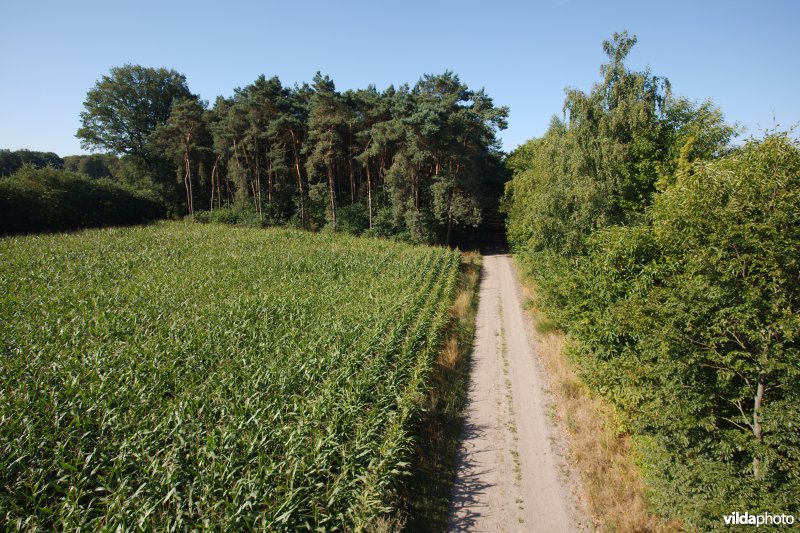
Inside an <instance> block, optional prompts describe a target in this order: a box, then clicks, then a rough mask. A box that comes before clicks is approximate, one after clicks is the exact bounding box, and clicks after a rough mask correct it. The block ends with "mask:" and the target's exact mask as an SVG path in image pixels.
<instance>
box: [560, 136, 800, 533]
mask: <svg viewBox="0 0 800 533" xmlns="http://www.w3.org/2000/svg"><path fill="white" fill-rule="evenodd" d="M798 205H800V148H798V145H797V143H796V142H793V141H790V140H789V139H788V138H787V137H786V136H785V135H772V136H769V137H767V138H766V139H764V140H763V141H750V142H748V143H747V144H746V145H745V146H744V147H742V148H741V149H739V150H738V151H736V152H734V153H733V154H731V155H729V156H727V157H723V158H720V159H718V160H716V161H713V162H707V163H696V164H694V165H688V166H686V167H684V168H682V169H681V170H680V171H679V172H678V173H677V176H676V178H675V180H674V185H672V186H670V187H669V188H668V189H667V190H665V191H664V192H663V193H662V194H660V195H658V196H657V198H656V201H655V204H654V206H653V208H652V209H651V210H650V211H649V221H648V222H647V223H643V224H639V225H636V226H632V227H627V228H623V227H613V228H609V229H606V230H603V231H601V232H599V233H597V234H595V235H594V236H593V237H592V238H591V242H590V248H589V254H588V256H587V258H586V259H585V260H583V261H582V262H580V265H579V268H577V269H574V270H573V271H572V273H571V274H569V275H563V276H562V277H561V279H562V280H564V279H570V280H571V281H570V282H568V283H566V284H565V285H566V287H569V289H570V290H572V294H571V297H566V296H562V298H561V300H560V301H559V302H558V305H560V306H561V308H562V311H561V315H560V316H561V317H562V320H563V322H564V323H566V324H567V326H568V329H569V330H570V331H571V332H572V334H573V335H574V336H575V337H576V338H577V339H578V340H579V341H580V343H579V349H578V352H577V353H576V354H575V355H576V357H577V358H578V360H579V361H580V363H581V365H582V367H583V369H584V373H585V376H586V378H587V380H588V381H589V382H590V383H591V384H592V385H593V386H594V387H595V389H597V390H600V391H601V392H603V393H604V394H605V395H606V397H608V398H610V399H611V400H613V401H614V402H615V403H616V404H617V405H618V406H620V407H621V408H622V409H623V411H624V412H625V413H627V415H628V419H629V420H630V421H631V424H632V429H633V430H634V431H635V432H636V433H639V434H641V435H645V436H647V439H646V440H645V441H643V442H646V443H647V444H646V447H645V449H644V451H643V453H642V454H641V462H642V465H643V466H644V469H645V472H647V474H648V477H649V480H650V482H651V485H652V486H653V488H654V491H653V502H654V503H655V504H656V505H657V506H658V507H659V508H660V509H661V510H662V512H664V513H666V514H668V515H673V516H680V517H682V518H683V519H684V520H687V521H688V522H689V523H690V524H692V525H695V526H697V527H701V528H706V527H710V526H713V525H714V520H717V518H718V517H719V516H721V515H722V514H727V513H730V512H733V511H734V510H748V511H750V512H763V511H770V512H797V511H798V510H800V507H799V506H798V503H799V502H800V254H799V253H798V252H799V251H800V210H798ZM551 297H552V296H551Z"/></svg>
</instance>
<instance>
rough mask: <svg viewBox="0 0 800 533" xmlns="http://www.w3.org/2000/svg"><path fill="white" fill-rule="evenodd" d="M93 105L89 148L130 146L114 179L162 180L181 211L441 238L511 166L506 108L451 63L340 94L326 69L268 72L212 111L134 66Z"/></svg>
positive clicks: (86, 118) (86, 115) (486, 206)
mask: <svg viewBox="0 0 800 533" xmlns="http://www.w3.org/2000/svg"><path fill="white" fill-rule="evenodd" d="M84 105H85V108H86V109H85V111H84V112H83V113H82V115H81V118H82V120H83V127H82V128H81V129H80V130H79V131H78V136H79V137H81V138H82V140H83V144H84V146H86V147H89V148H97V149H103V150H107V151H110V152H112V153H114V154H116V155H118V156H121V160H122V162H123V163H124V164H125V165H126V172H124V173H120V172H117V173H113V172H112V174H113V176H114V178H115V179H120V180H122V181H126V182H128V183H131V184H135V185H136V186H138V187H145V188H147V189H148V190H155V191H157V192H158V193H159V195H160V196H161V197H162V199H163V201H164V202H165V203H166V205H167V206H168V207H169V208H170V211H171V212H172V213H173V214H190V215H191V214H193V213H194V211H196V210H197V211H200V210H210V211H214V210H217V209H222V208H224V207H226V206H227V207H230V208H233V209H235V210H237V211H241V212H247V211H252V212H254V213H255V214H256V215H257V216H258V218H259V219H261V220H266V221H267V223H269V224H290V225H294V226H298V227H305V228H311V229H318V228H321V227H323V226H326V225H329V226H331V227H332V228H335V229H345V230H346V231H348V232H351V233H362V232H364V231H370V232H372V233H377V234H381V235H386V234H393V235H400V236H402V237H404V238H406V239H407V240H411V241H415V242H443V241H449V240H450V238H451V237H452V235H453V233H454V232H457V231H458V230H459V228H461V229H463V228H468V227H475V226H477V225H479V224H480V223H481V222H482V221H483V219H484V216H485V213H486V212H487V211H489V210H491V209H493V205H492V204H493V203H495V202H496V200H497V197H498V196H499V194H500V192H501V189H502V184H503V182H504V181H505V176H506V172H505V169H504V167H503V165H502V164H501V155H500V151H499V147H498V141H497V139H496V137H495V135H496V132H497V130H498V129H503V128H505V127H506V117H507V114H508V110H507V109H506V108H503V107H500V108H497V107H495V106H494V104H493V102H492V99H491V98H489V97H488V96H487V95H486V94H485V92H484V91H483V90H482V89H481V90H477V91H475V90H470V89H469V88H468V87H467V86H466V85H465V84H463V83H462V82H461V81H460V80H459V78H458V76H456V75H455V74H453V73H451V72H445V73H444V74H441V75H436V76H433V75H426V76H423V77H422V78H421V79H420V80H419V82H418V83H416V84H415V85H414V86H413V87H409V86H408V85H403V86H401V87H398V88H395V87H393V86H392V87H389V88H388V89H386V90H385V91H383V92H378V91H377V90H376V89H375V88H374V87H372V86H370V87H368V88H367V89H361V90H348V91H346V92H344V93H342V92H339V91H337V90H336V87H335V85H334V83H333V81H332V80H331V79H330V78H329V77H328V76H323V75H321V74H320V73H317V75H316V76H315V77H314V79H313V84H311V85H308V84H303V85H302V86H295V87H292V88H289V87H284V86H283V85H282V84H281V82H280V80H279V79H278V78H277V77H273V78H266V77H265V76H260V77H259V78H258V79H256V80H255V81H254V82H253V83H252V84H250V85H248V86H246V87H244V88H237V89H236V90H235V91H234V95H233V96H232V97H230V98H223V97H218V98H217V100H216V101H215V102H214V104H213V106H211V108H210V109H208V108H207V105H206V103H205V102H202V101H200V100H199V99H198V98H197V97H196V96H195V95H192V94H191V93H190V92H189V90H188V87H187V85H186V81H185V79H184V78H183V76H181V75H179V74H177V73H175V72H174V71H168V70H165V69H149V68H145V67H140V66H137V65H125V66H123V67H118V68H114V69H112V71H111V73H110V75H108V76H104V77H103V78H102V79H101V80H100V81H99V82H98V83H97V85H96V86H95V87H94V88H93V89H92V90H91V91H89V94H88V95H87V99H86V102H85V104H84ZM343 219H346V220H345V223H344V224H340V222H342V221H343Z"/></svg>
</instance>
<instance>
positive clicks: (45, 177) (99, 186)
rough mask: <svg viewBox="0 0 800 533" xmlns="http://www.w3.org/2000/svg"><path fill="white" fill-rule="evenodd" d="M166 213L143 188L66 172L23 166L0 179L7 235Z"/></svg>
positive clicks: (1, 224)
mask: <svg viewBox="0 0 800 533" xmlns="http://www.w3.org/2000/svg"><path fill="white" fill-rule="evenodd" d="M164 213H165V209H164V205H163V204H161V203H160V202H158V201H156V200H154V199H153V198H151V197H149V196H146V195H144V194H143V193H141V192H138V191H135V190H133V189H130V188H128V187H125V186H123V185H120V184H118V183H114V182H112V181H110V180H107V179H99V180H92V179H89V178H88V177H86V176H83V175H81V174H76V173H73V172H68V171H65V170H58V169H54V168H43V169H36V168H34V167H32V166H25V167H23V168H22V169H20V170H19V171H18V172H17V173H16V174H14V175H12V176H8V177H4V178H0V232H1V233H5V234H14V233H30V232H39V231H62V230H70V229H78V228H87V227H98V226H125V225H131V224H142V223H145V222H149V221H152V220H156V219H159V218H163V217H164Z"/></svg>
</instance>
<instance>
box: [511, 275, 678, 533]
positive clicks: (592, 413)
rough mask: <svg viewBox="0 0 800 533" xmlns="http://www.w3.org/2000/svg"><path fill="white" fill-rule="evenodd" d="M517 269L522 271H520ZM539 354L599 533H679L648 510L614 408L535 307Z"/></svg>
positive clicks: (526, 288)
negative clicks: (583, 374) (590, 386)
mask: <svg viewBox="0 0 800 533" xmlns="http://www.w3.org/2000/svg"><path fill="white" fill-rule="evenodd" d="M519 270H521V269H519ZM522 281H523V293H524V296H526V297H527V299H528V301H532V300H533V299H534V298H533V297H534V296H535V294H534V283H533V281H532V280H531V279H524V280H522ZM529 311H530V314H531V316H532V318H533V321H534V325H535V336H536V337H537V339H536V340H537V342H538V345H539V346H538V353H539V355H540V358H541V360H542V362H543V364H544V366H545V369H546V371H547V374H548V378H549V382H550V388H551V390H552V392H553V395H554V397H555V403H556V416H557V417H558V419H559V420H560V421H561V422H562V424H563V425H564V427H565V428H566V429H567V431H568V432H569V434H570V456H571V460H572V463H573V464H574V465H575V466H576V467H577V469H578V471H579V473H580V477H581V482H582V484H583V488H584V492H585V494H586V498H587V500H588V503H589V509H590V512H591V513H592V519H593V521H594V525H595V528H596V529H597V530H598V531H626V532H627V531H679V530H681V528H680V527H679V525H678V524H675V523H664V522H663V521H662V520H661V519H660V518H658V517H657V516H655V515H654V514H652V513H651V512H649V510H648V507H647V503H646V501H645V496H644V494H645V485H644V482H643V481H642V478H641V474H640V473H639V470H638V468H637V467H636V465H635V464H634V461H633V458H632V452H631V438H630V436H629V435H628V434H626V433H625V432H624V431H623V430H622V429H621V424H620V423H619V421H618V419H617V417H616V415H615V413H614V410H613V408H612V407H611V406H610V405H608V404H607V403H605V402H604V401H603V400H602V399H601V398H599V397H598V396H597V395H595V394H593V393H592V392H591V391H590V390H589V389H588V388H587V387H586V385H585V384H584V383H583V382H582V381H581V379H580V376H579V375H578V371H577V369H576V367H575V365H574V364H573V363H572V362H571V361H570V360H569V359H568V358H567V356H566V343H567V342H568V339H567V338H566V337H565V335H564V333H563V332H561V331H559V330H557V329H556V328H554V327H553V325H552V323H550V322H549V321H548V320H547V318H546V317H545V316H544V314H543V313H542V312H541V311H540V310H539V309H537V308H536V307H535V306H534V305H529Z"/></svg>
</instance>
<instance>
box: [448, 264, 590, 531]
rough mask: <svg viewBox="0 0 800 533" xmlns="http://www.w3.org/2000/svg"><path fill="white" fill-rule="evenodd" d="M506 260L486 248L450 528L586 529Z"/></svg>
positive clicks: (585, 515) (563, 435) (586, 518)
mask: <svg viewBox="0 0 800 533" xmlns="http://www.w3.org/2000/svg"><path fill="white" fill-rule="evenodd" d="M522 302H523V299H522V296H521V292H520V287H519V282H518V281H517V276H516V272H515V270H514V265H513V263H512V261H511V258H510V257H509V256H508V255H506V254H502V253H496V254H494V255H485V256H484V259H483V277H482V281H481V289H480V303H479V307H478V316H477V324H476V333H475V346H474V350H473V354H472V362H471V364H472V369H471V381H470V389H469V393H468V394H469V397H468V404H467V408H466V420H465V424H464V428H463V434H462V442H461V446H460V449H459V453H458V458H457V471H456V481H455V485H454V488H453V498H452V504H451V508H450V519H449V524H448V530H449V531H492V532H498V531H547V532H551V531H588V530H590V529H591V525H590V524H591V521H590V520H589V514H588V512H587V511H586V504H585V502H584V499H583V498H582V497H581V489H580V486H579V483H578V477H577V475H576V473H575V472H574V471H573V470H572V469H571V468H570V466H569V464H568V462H567V460H566V456H567V451H566V450H567V449H568V448H567V442H566V439H567V436H566V433H565V432H564V431H563V430H562V429H561V428H559V427H558V426H557V425H556V422H555V416H553V413H554V405H553V404H552V401H551V399H550V395H549V393H548V392H547V380H546V376H545V375H544V373H543V370H542V366H541V364H540V363H539V361H538V360H537V355H536V345H535V341H534V337H533V335H532V330H531V324H530V319H529V317H528V315H527V313H526V312H525V310H524V308H523V304H522Z"/></svg>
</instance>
